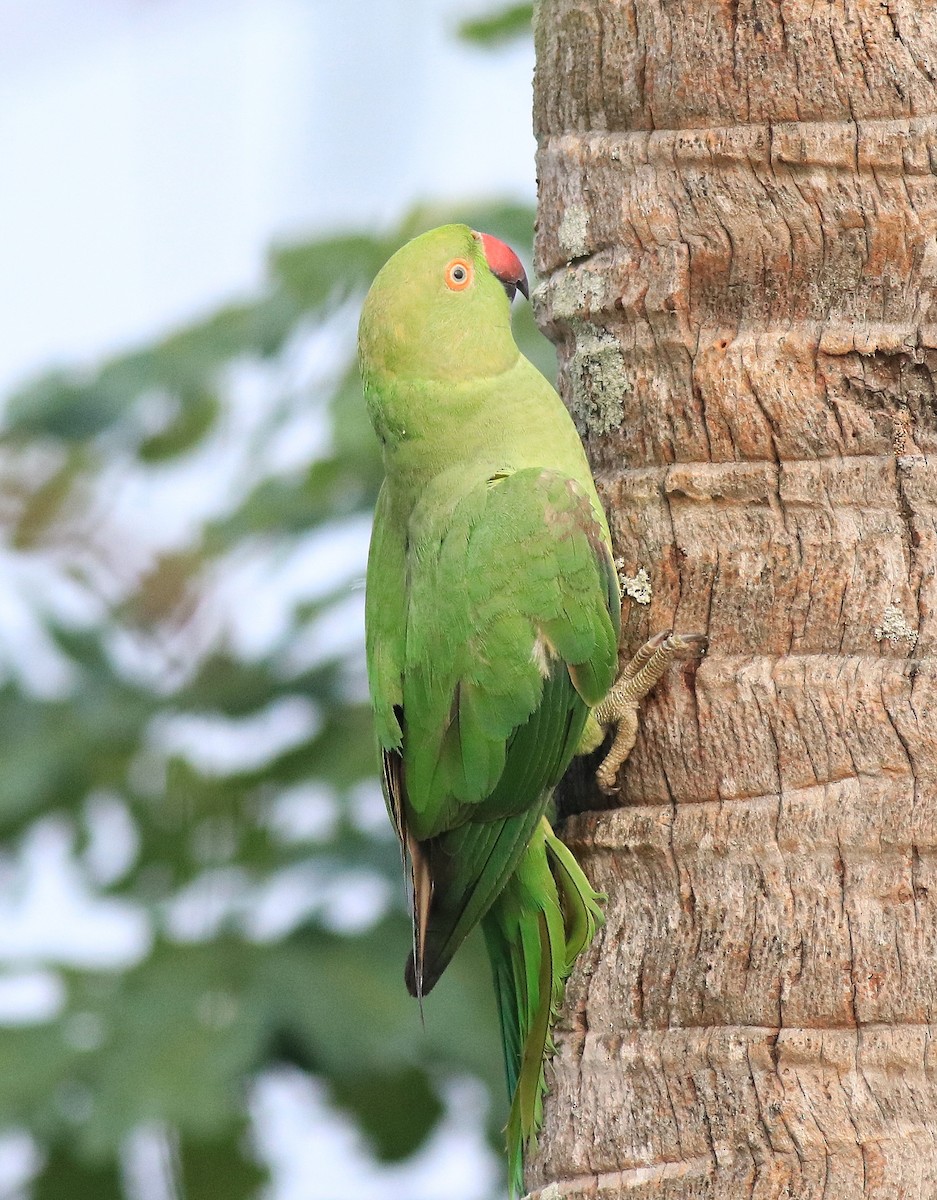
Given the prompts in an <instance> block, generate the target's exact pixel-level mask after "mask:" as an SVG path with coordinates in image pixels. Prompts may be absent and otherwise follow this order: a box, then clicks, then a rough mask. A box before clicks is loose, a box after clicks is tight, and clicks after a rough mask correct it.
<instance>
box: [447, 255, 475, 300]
mask: <svg viewBox="0 0 937 1200" xmlns="http://www.w3.org/2000/svg"><path fill="white" fill-rule="evenodd" d="M471 282H472V268H471V265H470V264H469V263H467V262H466V261H465V259H464V258H454V259H453V260H452V262H451V263H450V264H449V266H448V267H446V287H447V288H450V289H451V290H452V291H453V292H462V291H464V290H465V289H466V288H467V287H468V285H469V284H470V283H471Z"/></svg>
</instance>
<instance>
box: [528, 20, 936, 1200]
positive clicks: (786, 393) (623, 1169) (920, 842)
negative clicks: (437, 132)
mask: <svg viewBox="0 0 937 1200" xmlns="http://www.w3.org/2000/svg"><path fill="white" fill-rule="evenodd" d="M536 41H537V55H538V65H537V74H536V84H535V124H536V129H537V134H538V139H539V173H540V217H539V230H538V238H537V247H536V258H537V269H538V272H539V274H540V275H541V277H542V278H543V280H544V282H543V284H542V286H541V288H540V291H539V297H538V314H539V318H540V322H541V325H542V327H543V328H544V329H545V330H546V331H547V332H548V333H549V334H550V335H551V336H552V337H553V338H554V340H555V341H556V342H557V344H558V347H559V355H560V364H561V387H562V390H563V394H564V397H565V399H566V401H567V403H568V404H569V407H570V409H571V411H572V412H573V414H574V416H575V418H576V420H577V422H578V424H579V426H580V429H581V431H582V433H583V437H584V440H585V443H586V446H587V449H588V452H589V454H590V457H591V460H592V463H593V467H594V470H595V472H596V476H597V482H598V484H599V488H600V491H601V493H602V495H603V497H604V500H605V502H606V504H607V508H608V511H609V515H610V519H611V523H612V530H613V537H614V539H615V544H616V553H617V554H618V555H620V556H621V560H622V569H623V575H624V576H625V577H626V584H627V585H628V588H629V590H630V591H631V592H632V593H633V594H635V595H636V596H637V598H638V599H636V600H635V602H634V603H633V604H632V605H631V607H630V609H629V611H628V612H627V614H626V617H627V620H626V622H625V636H624V639H623V642H624V647H625V650H627V651H630V650H633V649H634V648H635V647H636V645H637V644H639V642H640V641H641V639H643V638H644V637H646V636H648V635H650V634H651V633H653V632H656V631H658V630H660V629H665V628H669V627H674V628H677V629H679V630H681V631H684V632H696V631H701V632H705V633H708V634H709V637H710V643H711V649H710V651H709V654H708V655H707V657H706V658H705V659H704V661H703V662H702V663H701V664H700V665H699V667H698V669H695V668H694V666H693V665H692V664H689V665H685V666H683V667H681V668H678V669H675V670H674V671H672V672H671V674H670V675H669V676H668V678H667V679H666V680H665V681H664V683H663V685H662V686H661V687H660V689H659V690H658V692H657V693H656V695H655V696H654V697H653V699H652V700H651V701H650V702H649V703H648V704H647V705H646V707H645V710H644V717H643V724H642V731H641V733H640V734H639V740H638V743H637V745H636V747H635V750H634V752H633V754H632V756H631V758H630V760H629V762H628V763H627V764H626V766H625V768H624V770H623V772H622V778H621V784H622V790H621V806H620V807H617V808H614V809H608V810H606V811H583V812H579V813H578V814H577V815H574V816H572V817H571V818H570V819H569V820H568V822H567V823H566V826H565V835H566V837H567V839H568V840H569V842H570V844H571V845H572V846H573V848H574V849H575V851H576V853H577V855H578V856H579V857H580V859H581V861H582V862H583V865H584V867H585V869H586V871H587V873H588V874H589V875H590V877H591V878H592V881H593V883H594V885H595V886H596V887H598V888H600V889H604V890H605V891H606V892H607V893H608V897H609V899H608V912H607V916H608V920H607V925H606V927H605V929H604V931H603V932H602V933H601V934H600V936H599V937H598V938H597V939H596V942H595V945H594V947H593V949H592V951H591V952H590V954H589V955H588V956H586V961H585V964H584V966H581V967H580V969H579V970H578V971H577V973H576V974H575V976H574V978H573V979H572V980H571V981H570V984H569V987H568V991H567V1004H566V1011H565V1013H564V1015H563V1017H562V1019H561V1023H560V1032H559V1035H558V1052H557V1055H556V1058H555V1060H554V1063H555V1065H554V1070H553V1081H552V1086H551V1093H550V1096H549V1098H548V1101H547V1109H546V1124H545V1129H544V1133H543V1136H542V1139H541V1146H540V1151H539V1154H538V1156H537V1157H536V1159H535V1160H534V1162H533V1163H532V1164H531V1167H530V1170H529V1172H528V1186H530V1187H532V1188H534V1189H536V1190H535V1193H534V1194H535V1195H536V1196H538V1197H539V1198H540V1200H561V1198H562V1200H580V1198H584V1197H587V1196H588V1197H590V1198H596V1197H600V1198H604V1200H611V1197H616V1198H619V1197H624V1196H627V1197H629V1200H638V1198H641V1200H643V1198H648V1200H650V1198H651V1197H654V1198H659V1197H667V1198H668V1200H677V1198H679V1200H691V1198H693V1200H696V1198H703V1197H706V1198H718V1200H741V1198H743V1197H744V1198H746V1200H747V1198H752V1197H757V1198H758V1200H769V1198H770V1200H774V1198H780V1197H791V1198H793V1197H797V1198H798V1200H803V1198H809V1200H812V1198H816V1200H820V1198H821V1197H823V1198H824V1200H853V1198H856V1197H881V1198H882V1200H885V1198H886V1197H887V1198H889V1200H891V1198H893V1197H905V1198H912V1197H914V1198H919V1200H932V1198H933V1197H934V1196H937V1037H935V1033H937V1023H935V1022H937V661H935V636H937V623H935V615H934V614H935V601H937V571H935V563H937V555H935V546H937V520H935V518H937V465H935V454H937V388H935V369H937V306H935V303H934V288H935V281H937V236H935V235H937V186H935V175H934V171H935V164H937V115H935V114H937V87H935V80H937V9H935V8H934V6H932V5H930V4H922V3H920V0H541V4H540V8H539V13H538V16H537V21H536ZM641 570H644V571H646V572H647V575H648V579H649V585H650V586H649V588H647V587H645V588H642V586H641V585H642V582H643V579H642V577H641V576H640V575H639V572H640V571H641ZM648 591H649V592H650V596H649V597H648V595H647V594H646V593H647V592H648ZM642 599H643V600H645V601H648V599H649V602H648V603H644V604H641V603H639V602H638V600H642ZM574 791H575V797H578V800H579V807H585V808H589V807H590V806H591V807H594V806H595V805H596V804H597V798H596V793H595V790H594V788H590V789H589V790H588V792H583V789H582V788H580V789H578V790H577V789H574ZM584 795H585V796H586V799H585V802H584V803H583V796H584ZM575 797H574V798H575Z"/></svg>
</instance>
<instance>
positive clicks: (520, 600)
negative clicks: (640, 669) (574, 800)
mask: <svg viewBox="0 0 937 1200" xmlns="http://www.w3.org/2000/svg"><path fill="white" fill-rule="evenodd" d="M446 486H447V481H446V479H445V476H443V477H440V479H439V481H438V484H437V486H436V487H434V488H433V489H432V490H431V491H430V490H428V494H427V495H426V496H425V498H424V500H423V501H422V502H421V504H420V506H419V507H418V509H417V510H416V511H415V512H414V514H413V517H412V519H411V522H410V537H411V544H410V547H409V550H408V566H409V580H410V584H409V599H408V608H407V633H406V648H405V660H404V669H403V713H404V723H405V735H404V744H403V760H404V777H405V780H406V789H407V807H408V812H409V819H410V824H411V828H412V829H413V832H414V833H415V835H416V837H417V838H419V840H421V841H423V840H426V839H429V838H433V837H436V836H438V835H439V834H441V833H444V832H446V831H447V830H451V829H454V828H456V827H457V826H459V825H461V824H462V823H463V822H464V821H467V820H472V821H479V820H481V821H485V820H493V819H495V818H497V817H503V816H509V815H513V814H515V813H518V812H521V811H523V810H526V809H528V808H529V807H530V806H531V805H532V804H535V803H537V801H538V800H539V796H540V793H541V792H542V790H543V789H544V787H548V786H550V785H551V784H552V782H555V780H556V779H557V778H558V777H559V775H560V774H562V772H563V770H564V769H565V767H566V763H567V762H568V759H569V755H568V754H566V755H565V756H563V757H562V758H561V759H558V758H556V750H557V748H556V744H555V741H554V739H555V738H556V736H557V730H556V728H555V721H549V722H548V725H549V727H548V728H544V730H543V736H542V737H541V738H540V744H539V745H531V744H529V743H530V740H531V739H523V740H524V743H525V744H524V747H523V758H522V761H513V762H512V763H511V766H510V769H508V768H507V758H508V754H509V752H510V751H511V750H512V747H513V748H514V754H513V757H514V758H515V759H519V758H521V755H520V754H519V753H517V752H518V751H519V750H520V747H519V746H515V742H516V733H515V731H517V730H519V729H520V728H521V727H523V726H524V725H526V723H527V722H528V721H530V719H531V717H532V716H533V714H534V713H535V712H536V711H537V710H538V708H539V707H540V705H541V703H542V700H543V697H544V687H545V682H546V681H547V680H548V679H551V678H552V677H553V676H554V675H556V674H557V673H559V674H560V675H562V676H564V677H565V678H566V680H567V681H568V683H569V685H570V689H571V690H570V694H564V691H563V687H562V686H559V685H558V686H556V687H552V688H551V689H549V691H550V698H551V701H552V702H553V703H555V704H557V705H558V706H559V707H560V708H561V709H562V710H564V711H565V710H567V709H569V708H570V706H572V707H573V708H575V709H576V710H577V711H578V709H579V707H580V705H581V706H584V707H588V706H591V705H594V704H596V703H598V701H599V700H600V699H602V697H603V696H604V695H605V693H606V692H607V691H608V689H609V687H610V686H611V684H612V682H613V681H614V678H615V672H616V668H617V641H618V630H617V621H618V592H617V582H616V580H615V573H614V568H613V566H612V562H611V555H610V551H609V548H608V545H607V542H606V540H605V534H604V530H603V528H602V527H601V525H600V524H599V522H598V521H597V519H596V516H595V513H594V511H593V508H592V505H591V503H590V499H589V496H588V495H587V494H586V492H585V490H584V489H583V488H582V487H581V486H580V485H579V484H578V483H576V482H575V481H574V480H572V479H569V478H567V477H565V476H564V475H561V474H559V473H558V472H555V471H545V470H540V469H527V470H522V471H517V472H515V473H513V474H510V475H505V476H494V477H492V478H491V479H490V480H487V481H483V482H481V483H479V484H477V485H476V486H475V487H473V488H471V489H469V490H466V491H465V492H464V493H463V495H462V496H461V497H459V498H458V499H457V500H456V501H455V503H454V504H451V505H445V504H444V503H440V500H441V497H440V495H439V493H440V491H441V490H442V489H443V488H444V487H446ZM450 486H451V484H450ZM452 490H453V491H454V489H452ZM573 692H574V693H575V697H574V696H573V695H572V693H573ZM583 719H584V717H583ZM534 740H536V739H534ZM561 742H562V739H561ZM571 753H572V751H571V750H570V751H569V754H571ZM545 755H546V756H548V757H550V758H553V759H554V762H553V764H552V767H553V769H551V770H550V771H548V772H545V771H543V770H542V769H540V768H539V767H538V762H539V760H540V759H542V758H543V757H544V756H545ZM503 776H505V779H504V782H503V783H502V782H501V781H502V777H503Z"/></svg>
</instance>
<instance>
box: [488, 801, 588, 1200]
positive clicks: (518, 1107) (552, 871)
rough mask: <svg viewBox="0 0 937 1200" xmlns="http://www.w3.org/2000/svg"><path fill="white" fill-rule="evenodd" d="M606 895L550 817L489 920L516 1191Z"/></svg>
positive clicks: (516, 1191) (533, 1145) (521, 1184)
mask: <svg viewBox="0 0 937 1200" xmlns="http://www.w3.org/2000/svg"><path fill="white" fill-rule="evenodd" d="M601 899H603V897H600V896H599V895H597V893H595V892H594V891H593V890H592V888H591V887H590V886H589V881H588V880H587V879H586V877H585V875H583V873H582V871H581V869H580V867H579V865H578V863H577V862H576V860H575V859H574V858H573V856H572V854H571V853H570V852H569V850H568V849H567V848H566V846H564V845H563V843H562V842H560V841H559V839H558V838H557V837H556V836H555V835H554V833H553V830H552V829H551V828H550V825H549V823H548V822H547V820H546V819H545V818H544V819H543V820H542V821H541V822H540V825H539V826H538V828H537V830H536V831H535V833H534V835H533V838H532V839H531V841H530V844H529V845H528V847H527V849H526V851H525V852H524V855H523V857H522V858H521V860H520V862H519V863H518V865H517V869H516V870H515V872H514V874H513V875H512V876H511V878H510V879H509V880H508V883H507V885H506V886H505V888H504V889H503V891H502V892H501V894H500V895H499V896H498V899H497V900H496V901H495V903H494V904H493V905H492V907H491V909H490V910H489V912H488V913H487V915H486V916H485V918H484V920H483V921H482V927H483V929H484V932H485V941H486V943H487V946H488V955H489V958H490V959H491V966H492V971H493V974H494V981H495V993H496V997H497V1002H498V1014H499V1016H500V1018H501V1036H502V1042H503V1046H504V1063H505V1071H506V1074H507V1081H508V1092H509V1094H510V1096H511V1111H510V1115H509V1116H508V1123H507V1126H506V1129H505V1135H506V1139H507V1150H508V1162H509V1171H510V1181H511V1190H512V1194H513V1195H521V1194H522V1193H523V1191H524V1160H525V1158H526V1157H527V1156H528V1155H529V1154H531V1153H532V1152H533V1151H534V1150H535V1148H536V1144H537V1134H538V1132H539V1130H540V1126H541V1125H542V1123H543V1096H544V1093H545V1092H546V1080H545V1076H544V1068H545V1066H546V1060H547V1058H548V1056H549V1055H551V1054H552V1053H553V1038H552V1033H553V1025H554V1022H555V1020H556V1015H557V1013H558V1011H559V1007H560V1005H561V1004H562V1002H563V990H564V985H565V983H566V979H567V976H568V975H569V973H570V971H571V970H572V967H573V964H574V963H575V961H576V958H577V957H578V955H579V954H580V953H581V952H582V951H583V950H585V948H586V947H587V946H588V945H589V943H590V942H591V941H592V938H593V936H594V934H595V931H596V928H597V927H598V926H599V925H601V924H602V922H603V916H602V910H601V908H600V906H599V901H600V900H601Z"/></svg>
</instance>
